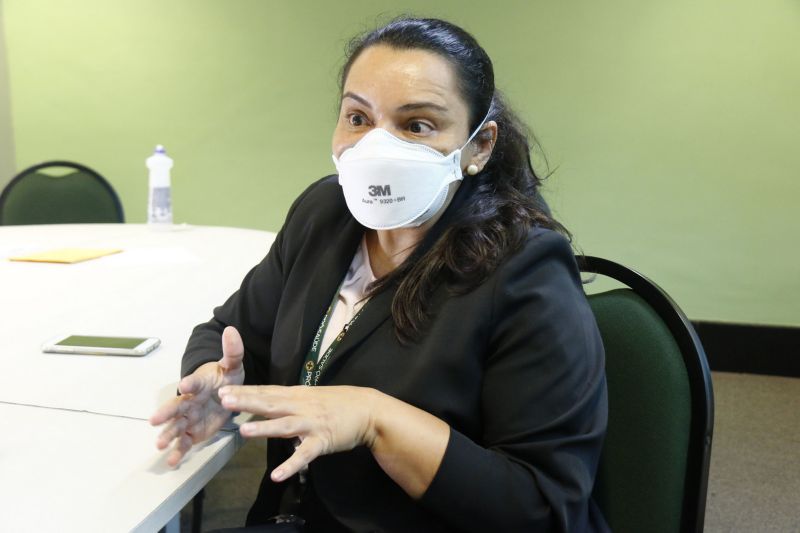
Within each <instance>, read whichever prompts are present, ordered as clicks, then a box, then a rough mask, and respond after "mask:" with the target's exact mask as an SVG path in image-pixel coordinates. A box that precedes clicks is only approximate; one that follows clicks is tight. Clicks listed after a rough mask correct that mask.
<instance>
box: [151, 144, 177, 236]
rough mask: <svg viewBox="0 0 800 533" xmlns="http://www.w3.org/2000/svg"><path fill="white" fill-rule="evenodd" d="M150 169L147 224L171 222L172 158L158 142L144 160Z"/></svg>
mask: <svg viewBox="0 0 800 533" xmlns="http://www.w3.org/2000/svg"><path fill="white" fill-rule="evenodd" d="M145 164H146V165H147V168H148V169H149V170H150V197H149V199H148V202H147V222H148V224H172V198H171V197H170V177H169V171H170V169H171V168H172V159H171V158H170V157H169V156H168V155H167V152H166V150H164V147H163V146H161V145H160V144H159V145H158V146H156V150H155V152H153V155H151V156H150V157H148V158H147V160H146V161H145Z"/></svg>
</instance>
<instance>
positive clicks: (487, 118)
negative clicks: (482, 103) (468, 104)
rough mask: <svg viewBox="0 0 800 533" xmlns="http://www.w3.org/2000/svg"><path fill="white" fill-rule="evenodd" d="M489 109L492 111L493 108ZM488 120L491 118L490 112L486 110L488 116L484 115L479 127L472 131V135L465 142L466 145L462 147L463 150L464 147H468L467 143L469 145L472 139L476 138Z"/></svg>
mask: <svg viewBox="0 0 800 533" xmlns="http://www.w3.org/2000/svg"><path fill="white" fill-rule="evenodd" d="M489 111H491V109H490V110H489ZM487 120H489V112H488V111H487V112H486V116H485V117H483V120H481V123H480V124H478V127H477V128H475V131H473V132H472V135H470V136H469V139H467V142H465V143H464V145H463V146H462V147H461V150H463V149H464V148H466V146H467V145H468V144H469V143H470V142H472V139H474V138H475V136H476V135H477V134H478V132H479V131H481V128H482V127H483V125H484V124H486V121H487Z"/></svg>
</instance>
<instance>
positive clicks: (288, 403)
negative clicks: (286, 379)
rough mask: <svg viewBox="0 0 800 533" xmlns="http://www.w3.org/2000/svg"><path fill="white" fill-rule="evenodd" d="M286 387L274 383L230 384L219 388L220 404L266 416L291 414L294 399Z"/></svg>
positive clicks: (294, 407)
mask: <svg viewBox="0 0 800 533" xmlns="http://www.w3.org/2000/svg"><path fill="white" fill-rule="evenodd" d="M289 390H290V389H289V388H288V387H280V386H274V385H263V386H258V387H255V386H248V385H230V386H227V387H222V388H221V389H220V390H219V398H220V402H221V403H222V406H223V407H224V408H226V409H228V410H230V411H244V412H246V413H252V414H256V415H262V416H266V417H268V418H274V417H281V416H287V415H292V414H294V413H295V412H296V406H295V401H296V399H294V398H293V397H292V393H291V392H289Z"/></svg>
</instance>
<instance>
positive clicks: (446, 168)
mask: <svg viewBox="0 0 800 533" xmlns="http://www.w3.org/2000/svg"><path fill="white" fill-rule="evenodd" d="M484 122H486V119H485V118H484V119H483V122H481V124H480V126H478V127H477V128H476V129H475V132H474V133H473V134H472V135H470V137H469V139H467V142H465V143H464V146H462V147H461V148H459V149H457V150H454V151H453V152H451V153H450V154H449V155H442V154H441V153H439V152H438V151H437V150H434V149H433V148H431V147H430V146H426V145H424V144H417V143H411V142H407V141H404V140H402V139H398V138H397V137H395V136H394V135H392V134H391V133H389V132H388V131H386V130H384V129H382V128H376V129H374V130H372V131H370V132H369V133H367V134H366V135H364V136H363V137H362V138H361V139H360V140H359V141H358V142H357V143H356V144H355V145H354V146H352V147H350V148H348V149H347V150H345V151H344V152H343V153H342V155H341V157H339V158H338V159H337V158H336V156H335V155H334V156H333V163H334V164H335V165H336V170H337V171H338V172H339V185H341V186H342V192H343V193H344V199H345V201H346V202H347V208H348V209H349V210H350V213H352V215H353V217H355V219H356V220H358V222H359V223H360V224H361V225H363V226H366V227H368V228H371V229H396V228H415V227H417V226H420V225H422V224H424V223H425V222H427V221H428V220H430V219H431V217H433V216H434V215H435V214H436V213H438V212H439V210H440V209H441V208H442V206H443V205H444V202H445V200H446V199H447V192H448V185H450V184H451V183H453V182H454V181H458V180H460V179H462V178H463V177H464V176H463V175H462V173H461V151H462V150H463V149H464V147H465V146H467V145H468V144H469V142H470V141H471V140H472V139H473V138H474V137H475V135H477V133H478V132H479V131H480V129H481V127H483V123H484Z"/></svg>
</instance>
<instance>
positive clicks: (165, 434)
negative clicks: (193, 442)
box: [156, 417, 189, 450]
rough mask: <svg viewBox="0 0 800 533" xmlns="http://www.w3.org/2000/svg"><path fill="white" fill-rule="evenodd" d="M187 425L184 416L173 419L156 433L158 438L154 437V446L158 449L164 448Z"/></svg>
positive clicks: (181, 432) (182, 431)
mask: <svg viewBox="0 0 800 533" xmlns="http://www.w3.org/2000/svg"><path fill="white" fill-rule="evenodd" d="M188 425H189V421H188V420H187V419H186V418H184V417H180V418H176V419H174V420H173V421H172V422H170V423H169V425H167V427H165V428H164V430H163V431H162V432H161V433H160V434H159V435H158V438H157V439H156V448H158V449H159V450H163V449H164V448H166V447H167V446H169V443H170V442H172V441H173V440H174V439H175V438H177V437H179V436H180V435H182V434H183V433H184V432H185V431H186V428H187V427H188Z"/></svg>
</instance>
